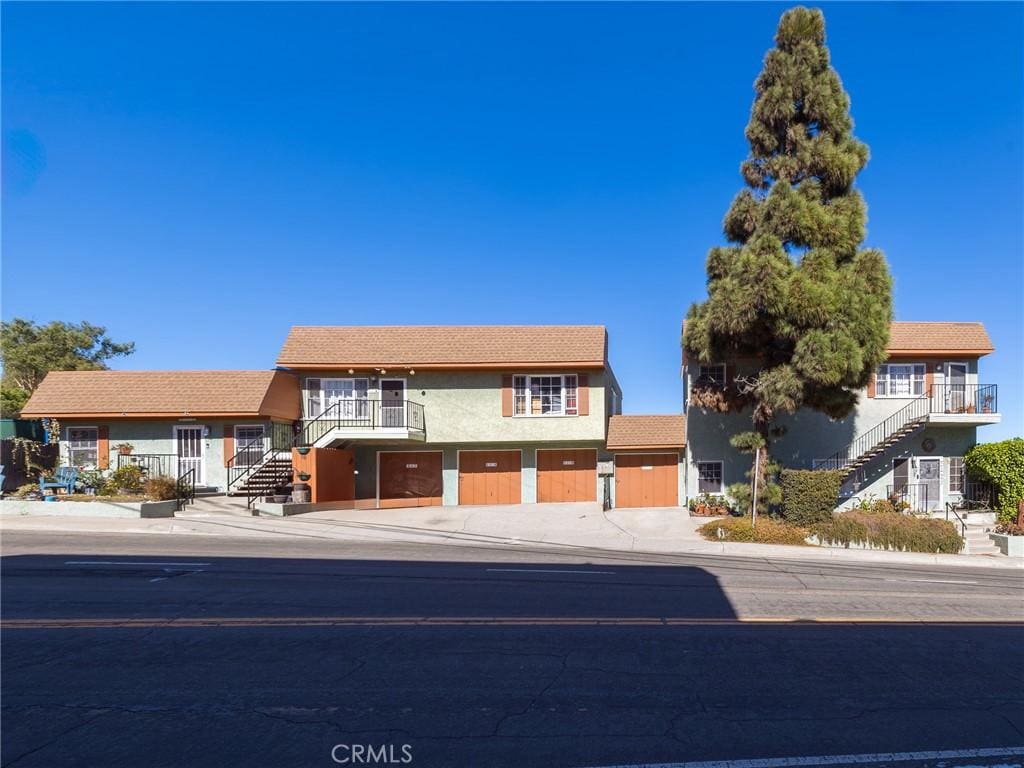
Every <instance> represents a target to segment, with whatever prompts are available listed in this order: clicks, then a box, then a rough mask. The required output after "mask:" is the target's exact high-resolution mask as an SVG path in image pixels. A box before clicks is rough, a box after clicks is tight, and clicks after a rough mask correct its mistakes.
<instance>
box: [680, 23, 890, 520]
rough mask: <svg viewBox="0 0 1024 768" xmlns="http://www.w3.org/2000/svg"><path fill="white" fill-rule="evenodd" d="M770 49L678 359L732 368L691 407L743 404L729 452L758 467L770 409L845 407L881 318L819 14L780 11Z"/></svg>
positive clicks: (882, 335)
mask: <svg viewBox="0 0 1024 768" xmlns="http://www.w3.org/2000/svg"><path fill="white" fill-rule="evenodd" d="M775 44H776V47H775V48H774V49H772V50H770V51H769V52H768V54H767V55H766V56H765V60H764V69H763V70H762V72H761V74H760V75H759V76H758V78H757V80H756V82H755V83H754V90H755V92H756V96H755V98H754V105H753V108H752V110H751V116H750V122H749V124H748V125H747V129H746V137H747V140H748V141H749V142H750V156H749V158H748V159H747V160H746V161H744V162H743V164H742V166H741V172H742V174H743V178H744V180H745V181H746V184H747V188H746V189H744V190H743V191H741V192H740V193H739V194H738V195H737V196H736V198H735V199H734V200H733V202H732V206H731V207H730V209H729V212H728V213H727V214H726V216H725V222H724V229H725V235H726V238H727V239H728V241H729V242H730V243H731V245H728V246H725V247H716V248H712V249H711V251H710V252H709V254H708V258H707V274H708V298H707V300H706V301H704V302H703V303H699V304H694V305H692V306H691V307H690V310H689V312H688V314H687V322H686V331H685V333H684V335H683V346H684V347H685V349H686V351H687V354H688V356H689V357H690V359H692V360H696V361H703V362H715V363H718V362H726V363H731V364H732V365H733V366H735V368H733V370H735V371H736V375H735V377H734V378H733V379H732V381H731V383H730V384H729V385H728V386H727V387H726V388H725V389H724V390H720V389H715V388H701V387H698V388H697V391H696V392H695V397H694V402H695V404H697V405H698V406H703V407H705V408H717V409H718V410H722V411H739V410H745V409H747V408H750V409H751V418H752V421H753V427H754V429H753V432H751V433H744V434H742V435H737V436H736V437H735V438H734V445H736V446H737V447H739V448H741V449H743V450H747V451H749V452H750V453H751V454H752V455H753V454H755V453H757V452H758V451H759V452H760V454H761V455H760V459H761V460H760V466H761V467H764V466H766V465H768V461H767V459H768V450H769V446H770V443H771V437H772V436H773V433H775V434H777V430H775V429H773V421H774V420H775V419H776V418H777V417H778V416H779V415H780V414H785V413H792V412H793V411H796V410H797V409H798V408H801V407H809V408H813V409H816V410H820V411H823V412H825V413H827V414H828V415H829V416H831V417H833V418H841V417H844V416H846V415H848V414H849V413H850V412H851V411H852V410H853V408H854V406H855V405H856V402H857V391H858V390H859V389H861V388H863V387H864V386H866V385H867V383H868V380H869V378H870V376H871V374H872V372H873V371H874V370H875V368H876V367H877V366H878V365H879V363H881V362H882V361H883V360H884V358H885V350H886V346H887V344H888V340H889V323H890V321H891V320H892V296H891V293H892V280H891V278H890V276H889V270H888V267H887V265H886V262H885V257H884V255H883V254H882V253H881V252H880V251H878V250H875V249H862V248H861V247H860V246H861V242H862V241H863V240H864V226H865V221H866V209H865V206H864V201H863V199H862V198H861V195H860V193H859V192H858V191H857V190H856V189H855V188H854V186H853V182H854V178H855V177H856V175H857V173H859V172H860V170H861V169H862V168H863V167H864V165H865V164H866V163H867V160H868V148H867V146H866V145H864V144H862V143H861V142H859V141H857V139H855V138H854V137H853V135H852V130H853V121H852V119H851V118H850V100H849V97H848V96H847V95H846V92H845V91H844V90H843V87H842V84H841V83H840V81H839V76H838V75H837V74H836V72H835V70H834V69H832V67H831V66H830V64H829V52H828V48H826V47H825V19H824V17H823V15H822V13H821V11H819V10H817V9H808V8H803V7H797V8H792V9H790V10H788V11H786V12H785V13H784V14H783V15H782V19H781V20H780V21H779V28H778V32H777V33H776V35H775ZM837 447H838V446H837ZM759 481H760V482H761V483H762V487H765V485H764V477H763V474H762V477H761V478H760V479H759ZM758 496H759V497H760V498H761V500H762V503H764V501H765V499H766V496H765V495H764V494H762V493H759V494H758Z"/></svg>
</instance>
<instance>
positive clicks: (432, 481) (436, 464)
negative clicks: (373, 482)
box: [378, 451, 444, 508]
mask: <svg viewBox="0 0 1024 768" xmlns="http://www.w3.org/2000/svg"><path fill="white" fill-rule="evenodd" d="M379 482H380V499H379V502H378V503H379V506H380V507H382V508H391V507H428V506H439V505H440V504H441V497H442V495H443V492H444V491H443V487H444V480H443V472H442V468H441V454H440V453H433V452H426V451H395V452H382V453H381V454H380V477H379Z"/></svg>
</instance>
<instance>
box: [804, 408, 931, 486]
mask: <svg viewBox="0 0 1024 768" xmlns="http://www.w3.org/2000/svg"><path fill="white" fill-rule="evenodd" d="M931 411H932V396H931V394H930V393H926V394H923V395H921V396H920V397H917V398H915V399H914V400H911V401H910V402H909V403H907V404H906V405H905V406H903V407H902V408H900V409H899V410H898V411H896V412H895V413H893V414H892V415H890V416H888V417H887V418H886V419H885V420H884V421H882V422H880V423H878V424H876V425H875V426H873V427H872V428H871V429H869V430H867V431H866V432H863V433H861V434H860V435H858V436H857V437H855V438H854V439H853V440H852V441H851V442H850V444H849V445H847V446H846V447H845V448H843V449H841V450H839V451H836V452H835V453H834V454H832V455H831V456H829V457H828V458H827V459H824V460H823V461H820V462H817V463H816V464H815V467H814V468H815V469H838V470H843V471H847V472H849V471H851V470H853V469H855V468H856V465H857V462H858V461H859V460H860V459H861V458H863V457H864V455H865V454H867V453H869V452H871V451H872V450H873V449H875V448H877V447H878V446H880V445H882V444H883V443H884V442H885V441H886V440H888V439H889V438H890V437H892V436H893V435H895V434H896V433H897V432H899V431H900V430H901V429H906V428H907V427H909V426H911V425H913V424H916V423H918V422H920V421H921V420H922V419H923V418H924V417H925V416H927V415H928V414H929V413H931Z"/></svg>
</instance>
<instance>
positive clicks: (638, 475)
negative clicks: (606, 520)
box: [615, 453, 679, 507]
mask: <svg viewBox="0 0 1024 768" xmlns="http://www.w3.org/2000/svg"><path fill="white" fill-rule="evenodd" d="M678 504H679V469H678V457H677V456H676V455H675V454H674V453H620V454H617V455H616V456H615V506H616V507H675V506H677V505H678Z"/></svg>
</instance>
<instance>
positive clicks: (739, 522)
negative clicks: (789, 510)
mask: <svg viewBox="0 0 1024 768" xmlns="http://www.w3.org/2000/svg"><path fill="white" fill-rule="evenodd" d="M698 530H699V531H700V534H701V536H703V537H704V538H705V539H709V540H711V541H747V542H753V543H755V544H795V545H801V544H805V543H806V542H805V541H804V539H806V538H807V536H808V531H807V529H805V528H800V527H799V526H796V525H789V524H788V523H786V522H785V521H783V520H777V519H775V518H771V517H759V518H758V519H757V525H756V526H754V525H753V524H752V522H751V519H750V516H749V515H747V516H746V517H726V518H724V519H722V520H712V521H711V522H710V523H704V525H702V526H701V527H700V528H699V529H698ZM719 530H721V531H722V533H723V536H722V537H721V538H720V537H719V535H718V532H719Z"/></svg>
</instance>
